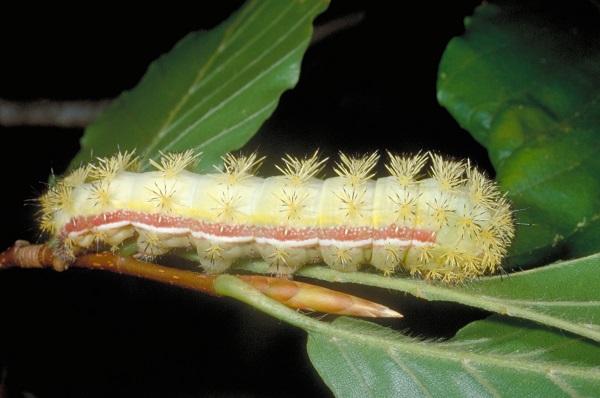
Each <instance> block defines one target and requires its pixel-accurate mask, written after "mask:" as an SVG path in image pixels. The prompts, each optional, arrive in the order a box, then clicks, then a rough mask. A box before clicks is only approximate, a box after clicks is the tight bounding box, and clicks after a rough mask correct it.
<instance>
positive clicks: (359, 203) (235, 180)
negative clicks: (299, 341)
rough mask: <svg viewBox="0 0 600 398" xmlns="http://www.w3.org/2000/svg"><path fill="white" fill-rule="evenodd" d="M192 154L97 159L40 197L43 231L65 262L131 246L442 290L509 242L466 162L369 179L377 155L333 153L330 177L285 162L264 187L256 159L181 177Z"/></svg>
mask: <svg viewBox="0 0 600 398" xmlns="http://www.w3.org/2000/svg"><path fill="white" fill-rule="evenodd" d="M198 157H199V154H196V153H194V152H193V151H185V152H181V153H166V154H162V157H161V158H160V159H159V160H158V161H154V160H152V161H151V164H152V165H153V166H154V167H155V169H156V170H155V171H149V172H137V171H136V170H137V164H138V161H137V158H136V157H135V156H134V154H133V152H123V153H119V154H117V155H115V156H113V157H110V158H102V159H98V160H97V162H96V163H94V164H90V165H87V166H83V167H81V168H79V169H77V170H75V171H73V172H72V173H71V174H70V175H68V176H66V177H65V178H64V179H62V180H61V181H59V182H58V183H56V184H55V185H54V186H52V187H51V188H50V189H49V190H48V192H46V193H45V194H44V195H42V196H41V197H40V198H39V204H40V213H39V224H40V229H41V230H42V231H43V232H46V233H48V234H50V235H52V236H54V237H55V238H56V239H55V241H57V242H59V246H60V250H59V252H60V253H63V254H64V257H65V258H74V256H77V255H79V254H81V253H84V252H90V251H92V252H93V251H98V250H100V249H106V248H111V249H115V248H118V247H119V245H121V244H123V243H124V242H130V241H132V240H135V241H136V242H137V250H138V253H139V255H140V256H143V257H145V258H153V257H155V256H160V255H163V254H165V253H167V252H169V251H170V250H172V249H182V248H184V249H186V248H187V249H189V250H195V251H196V252H197V253H198V257H199V259H200V265H201V266H202V267H203V269H204V270H205V271H206V272H207V273H211V274H214V273H222V272H224V271H226V270H227V269H229V268H230V267H231V266H232V265H233V263H234V262H235V261H236V260H238V259H240V258H247V257H262V258H263V259H264V260H265V261H267V262H268V263H269V264H270V265H271V270H272V271H273V272H274V273H277V274H284V275H287V274H292V273H294V272H295V271H296V270H298V269H299V268H300V267H302V266H303V265H306V264H312V263H320V262H324V263H326V264H327V265H328V266H330V267H332V268H334V269H336V270H339V271H356V270H358V269H360V268H361V267H362V266H365V265H368V264H370V265H371V266H373V267H375V268H377V269H379V270H381V271H382V272H383V273H385V274H392V273H395V272H397V271H400V270H402V271H406V272H408V273H410V274H411V275H417V276H420V277H423V278H425V279H441V280H444V281H449V282H457V281H462V280H465V279H469V278H473V277H477V276H479V275H482V274H485V273H492V272H494V271H496V270H497V269H498V268H499V267H500V264H501V261H502V258H503V257H504V255H505V253H506V250H507V248H508V246H509V245H510V242H511V240H512V238H513V235H514V221H513V217H512V211H511V209H510V205H509V203H508V201H507V199H506V198H505V196H504V195H502V194H501V193H500V191H499V190H498V187H497V186H496V184H495V183H494V182H493V181H492V180H489V179H488V178H487V177H486V176H485V175H484V174H482V173H481V172H479V171H478V170H477V169H475V168H473V167H472V166H471V165H470V163H469V162H468V161H466V162H464V161H453V160H446V159H444V158H443V157H442V156H440V155H437V154H432V153H417V154H415V155H412V156H399V155H395V154H392V153H388V154H387V157H388V162H387V164H386V166H385V168H386V169H387V171H388V172H389V175H388V176H385V177H380V178H377V179H375V178H374V177H375V172H374V170H375V167H376V165H377V163H378V161H379V156H378V154H377V153H372V154H368V155H365V156H360V157H351V156H348V155H345V154H340V157H339V160H338V161H337V162H336V165H335V167H334V172H335V174H336V176H334V177H331V178H326V179H319V178H317V176H318V175H319V174H320V173H321V172H322V171H323V169H324V166H325V162H326V161H327V159H321V158H320V157H319V154H318V152H315V153H313V154H312V155H310V156H307V157H305V158H296V157H293V156H289V155H287V156H285V157H284V158H283V159H282V164H280V165H278V166H277V169H278V170H279V171H280V172H281V175H278V176H272V177H267V178H262V177H258V176H256V175H255V172H256V170H257V169H258V167H259V166H260V164H261V163H262V162H263V160H264V158H262V157H259V156H257V155H256V154H250V155H245V156H244V155H240V156H234V155H232V154H227V155H225V156H224V157H223V163H224V166H223V168H222V169H219V170H216V171H215V172H213V173H208V174H195V173H192V172H190V171H188V168H190V167H191V166H193V165H194V164H195V163H196V162H197V160H198Z"/></svg>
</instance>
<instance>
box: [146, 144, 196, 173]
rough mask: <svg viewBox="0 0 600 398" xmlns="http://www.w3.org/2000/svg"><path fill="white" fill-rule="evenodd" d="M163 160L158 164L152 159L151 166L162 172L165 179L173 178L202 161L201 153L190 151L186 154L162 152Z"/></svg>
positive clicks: (185, 152)
mask: <svg viewBox="0 0 600 398" xmlns="http://www.w3.org/2000/svg"><path fill="white" fill-rule="evenodd" d="M160 154H161V158H160V161H159V162H157V161H155V160H154V159H150V164H151V165H152V166H154V167H155V168H156V169H157V170H158V171H160V172H161V173H162V174H163V176H164V177H165V178H173V177H175V176H177V175H178V174H179V173H181V172H182V171H183V170H185V169H188V168H191V167H194V166H195V165H196V164H197V163H198V160H200V156H201V155H202V153H201V152H195V151H194V150H193V149H188V150H187V151H184V152H169V153H163V152H162V151H161V152H160Z"/></svg>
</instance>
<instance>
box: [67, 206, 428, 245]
mask: <svg viewBox="0 0 600 398" xmlns="http://www.w3.org/2000/svg"><path fill="white" fill-rule="evenodd" d="M123 221H126V222H129V223H141V224H146V225H150V226H152V227H156V228H184V229H189V230H190V231H193V232H203V233H207V234H210V235H214V236H222V237H244V236H248V237H255V238H267V239H275V240H279V241H290V240H294V241H303V240H308V239H315V238H317V239H328V240H339V241H358V240H367V239H400V240H417V241H421V242H435V232H433V231H427V230H423V229H413V228H408V227H402V226H397V225H395V224H391V225H389V226H387V227H385V228H372V227H344V226H338V227H324V228H319V227H308V228H289V227H286V226H254V225H244V224H225V223H209V222H206V221H201V220H196V219H193V218H185V217H176V216H165V215H161V214H158V213H142V212H135V211H129V210H117V211H114V212H110V213H102V214H99V215H95V216H87V217H84V216H79V217H75V218H72V219H71V220H70V221H69V222H68V223H67V224H66V225H65V226H64V227H63V230H62V233H63V234H64V235H68V234H69V233H72V232H85V231H87V230H90V229H92V228H95V227H99V226H102V225H106V224H113V223H119V222H123Z"/></svg>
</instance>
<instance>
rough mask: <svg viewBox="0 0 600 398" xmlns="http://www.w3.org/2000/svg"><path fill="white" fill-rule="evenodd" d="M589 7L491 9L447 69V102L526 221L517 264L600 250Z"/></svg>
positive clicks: (447, 58)
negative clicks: (480, 146) (585, 22)
mask: <svg viewBox="0 0 600 398" xmlns="http://www.w3.org/2000/svg"><path fill="white" fill-rule="evenodd" d="M540 4H541V3H540ZM588 6H589V10H587V11H586V10H585V9H584V10H583V11H582V10H577V9H576V10H575V11H570V10H572V9H573V8H574V7H561V8H560V10H559V11H558V12H556V11H555V12H554V13H552V12H550V11H548V10H549V9H551V7H547V6H546V5H545V4H543V5H542V6H541V7H540V8H536V9H533V8H531V6H530V5H526V4H525V3H522V2H512V3H511V2H505V3H502V5H501V6H499V5H494V4H484V5H482V6H480V7H478V8H477V9H476V11H475V14H474V15H473V17H470V18H467V19H466V22H465V26H466V28H467V31H466V33H465V34H464V35H463V36H461V37H457V38H454V39H452V41H450V43H449V44H448V47H447V48H446V51H445V52H444V55H443V58H442V61H441V64H440V68H439V79H438V99H439V102H440V103H441V104H442V105H443V106H445V107H446V108H447V109H448V110H449V111H450V113H451V114H452V115H453V116H454V118H456V120H457V121H458V122H459V123H460V124H461V125H462V126H463V127H464V128H465V129H467V130H468V131H469V132H470V133H471V134H472V135H473V136H474V137H475V139H477V140H478V141H479V142H480V143H481V144H483V145H484V146H485V147H486V148H487V149H488V152H489V155H490V158H491V160H492V163H493V165H494V167H495V169H496V171H497V179H498V181H499V183H500V185H501V186H502V188H503V189H504V190H506V191H507V192H508V194H509V196H510V198H511V199H512V201H513V202H514V208H515V209H518V210H520V211H519V213H518V219H519V221H520V222H522V223H524V224H526V225H520V226H519V227H518V230H517V235H516V240H515V242H514V244H513V246H512V248H511V253H510V254H511V258H510V259H509V260H510V261H509V262H510V264H513V265H514V264H519V265H521V266H523V265H526V264H531V263H539V262H540V260H541V259H542V258H546V257H548V256H549V255H551V254H558V253H560V254H562V255H566V256H569V257H576V256H580V255H585V254H590V253H594V252H597V251H598V250H599V249H600V179H599V178H598V176H599V175H600V139H598V137H599V135H600V29H598V26H600V13H598V11H597V9H595V8H594V6H593V5H592V2H589V4H588ZM588 11H589V12H588ZM569 12H575V13H577V12H579V13H582V12H583V13H587V14H588V18H587V20H588V22H589V24H588V25H582V23H581V21H582V18H577V16H575V18H572V19H576V20H578V21H580V24H579V25H575V24H572V23H570V22H569V21H571V19H570V15H569ZM571 16H572V15H571Z"/></svg>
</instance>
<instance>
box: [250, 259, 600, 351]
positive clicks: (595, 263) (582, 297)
mask: <svg viewBox="0 0 600 398" xmlns="http://www.w3.org/2000/svg"><path fill="white" fill-rule="evenodd" d="M243 269H246V270H249V271H254V272H264V271H266V265H265V264H264V263H261V262H255V263H249V264H246V265H244V266H243ZM599 269H600V253H599V254H595V255H592V256H588V257H584V258H580V259H576V260H570V261H564V262H559V263H555V264H551V265H547V266H545V267H540V268H536V269H534V270H529V271H522V272H516V273H513V274H510V275H502V276H494V277H488V278H481V279H479V280H476V281H473V282H470V283H467V284H465V285H463V286H450V285H444V284H433V283H430V282H425V281H422V280H419V279H408V278H391V277H385V276H382V275H378V274H369V273H365V272H338V271H335V270H333V269H331V268H328V267H318V266H313V267H305V268H303V269H301V270H300V271H298V272H297V275H300V276H306V277H309V278H315V279H321V280H325V281H329V282H348V283H358V284H362V285H370V286H377V287H381V288H385V289H391V290H397V291H401V292H406V293H409V294H412V295H413V296H415V297H418V298H422V299H425V300H431V301H450V302H455V303H460V304H464V305H468V306H471V307H476V308H481V309H484V310H487V311H491V312H496V313H499V314H503V315H510V316H512V317H516V318H522V319H528V320H531V321H535V322H538V323H540V324H544V325H548V326H553V327H556V328H560V329H563V330H567V331H569V332H572V333H574V334H578V335H581V336H585V337H588V338H590V339H594V340H596V341H600V290H599V289H598V286H600V272H598V270H599Z"/></svg>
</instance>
